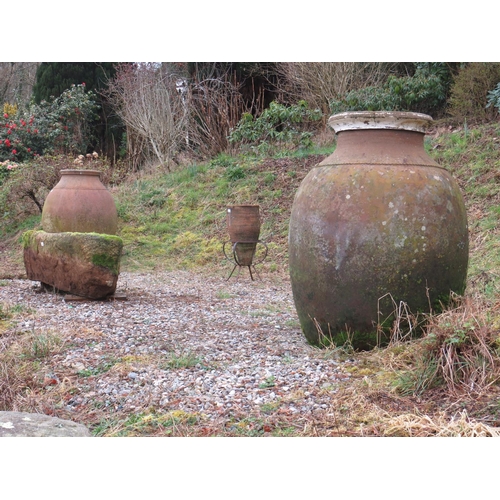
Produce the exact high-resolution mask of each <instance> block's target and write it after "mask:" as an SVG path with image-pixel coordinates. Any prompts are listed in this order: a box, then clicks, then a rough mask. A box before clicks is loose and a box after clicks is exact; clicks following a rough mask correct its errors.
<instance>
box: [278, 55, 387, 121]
mask: <svg viewBox="0 0 500 500" xmlns="http://www.w3.org/2000/svg"><path fill="white" fill-rule="evenodd" d="M391 66H392V65H391V64H390V63H373V62H371V63H361V62H284V63H278V65H277V67H278V74H279V77H280V86H281V88H282V90H283V91H284V95H288V96H289V97H291V98H292V99H303V100H305V101H307V103H308V104H309V105H310V106H311V107H315V108H319V109H321V111H322V112H323V114H324V115H325V116H328V114H329V112H330V108H329V103H330V101H332V100H333V99H340V98H341V97H343V96H344V95H345V94H346V92H348V91H350V90H355V89H360V88H364V87H367V86H370V85H377V84H379V83H381V82H382V81H383V80H385V78H387V75H388V73H389V71H391Z"/></svg>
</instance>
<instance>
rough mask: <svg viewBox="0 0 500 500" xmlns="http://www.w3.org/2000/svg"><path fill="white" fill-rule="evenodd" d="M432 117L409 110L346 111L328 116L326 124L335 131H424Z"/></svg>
mask: <svg viewBox="0 0 500 500" xmlns="http://www.w3.org/2000/svg"><path fill="white" fill-rule="evenodd" d="M432 122H433V120H432V117H431V116H429V115H426V114H423V113H414V112H409V111H346V112H344V113H338V114H335V115H332V116H330V118H329V120H328V125H329V126H330V127H331V128H332V129H333V130H334V131H335V133H339V132H343V131H345V130H384V129H385V130H410V131H413V132H421V133H425V132H426V131H427V130H428V129H429V127H430V126H431V123H432Z"/></svg>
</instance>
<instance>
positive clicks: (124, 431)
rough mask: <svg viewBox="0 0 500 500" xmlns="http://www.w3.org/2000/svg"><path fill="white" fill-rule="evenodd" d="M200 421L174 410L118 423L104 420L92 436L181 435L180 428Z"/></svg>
mask: <svg viewBox="0 0 500 500" xmlns="http://www.w3.org/2000/svg"><path fill="white" fill-rule="evenodd" d="M200 419H201V417H200V415H198V414H195V413H188V412H185V411H183V410H173V411H170V412H168V413H166V414H161V413H156V412H150V413H139V414H132V415H130V416H128V417H127V418H126V419H124V420H121V421H118V422H113V421H110V420H109V419H104V420H102V421H101V422H99V423H98V424H97V425H96V426H95V427H94V428H93V429H92V434H93V435H94V436H116V437H125V436H152V435H173V434H176V433H177V434H181V431H180V430H179V427H180V426H182V427H185V426H192V425H195V424H197V423H198V422H199V421H200Z"/></svg>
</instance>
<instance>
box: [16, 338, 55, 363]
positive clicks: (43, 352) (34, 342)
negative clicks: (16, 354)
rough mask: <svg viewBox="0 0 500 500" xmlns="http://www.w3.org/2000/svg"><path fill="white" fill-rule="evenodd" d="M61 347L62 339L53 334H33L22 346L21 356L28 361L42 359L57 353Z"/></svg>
mask: <svg viewBox="0 0 500 500" xmlns="http://www.w3.org/2000/svg"><path fill="white" fill-rule="evenodd" d="M62 345H63V341H62V339H61V338H60V337H59V336H58V335H55V334H54V333H51V332H48V333H34V332H33V333H32V334H30V335H29V340H28V342H27V343H26V344H25V345H24V346H23V349H22V352H21V356H22V357H23V358H25V359H28V360H35V359H43V358H46V357H48V356H49V355H51V354H53V353H55V352H57V351H59V350H60V349H61V346H62Z"/></svg>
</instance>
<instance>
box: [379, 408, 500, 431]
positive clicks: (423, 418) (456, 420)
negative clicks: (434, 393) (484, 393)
mask: <svg viewBox="0 0 500 500" xmlns="http://www.w3.org/2000/svg"><path fill="white" fill-rule="evenodd" d="M384 436H399V437H432V436H434V437H499V436H500V428H499V427H491V426H489V425H487V424H484V423H482V422H477V421H475V420H473V419H471V418H469V416H468V415H467V411H466V410H463V411H462V412H461V413H459V414H458V415H455V416H453V417H451V419H450V418H449V417H448V416H447V415H446V414H445V413H440V414H439V415H437V416H434V417H430V416H428V415H422V414H420V413H418V414H410V413H405V414H402V415H398V416H397V417H394V418H391V419H390V420H389V421H388V422H387V427H386V429H385V431H384Z"/></svg>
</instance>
